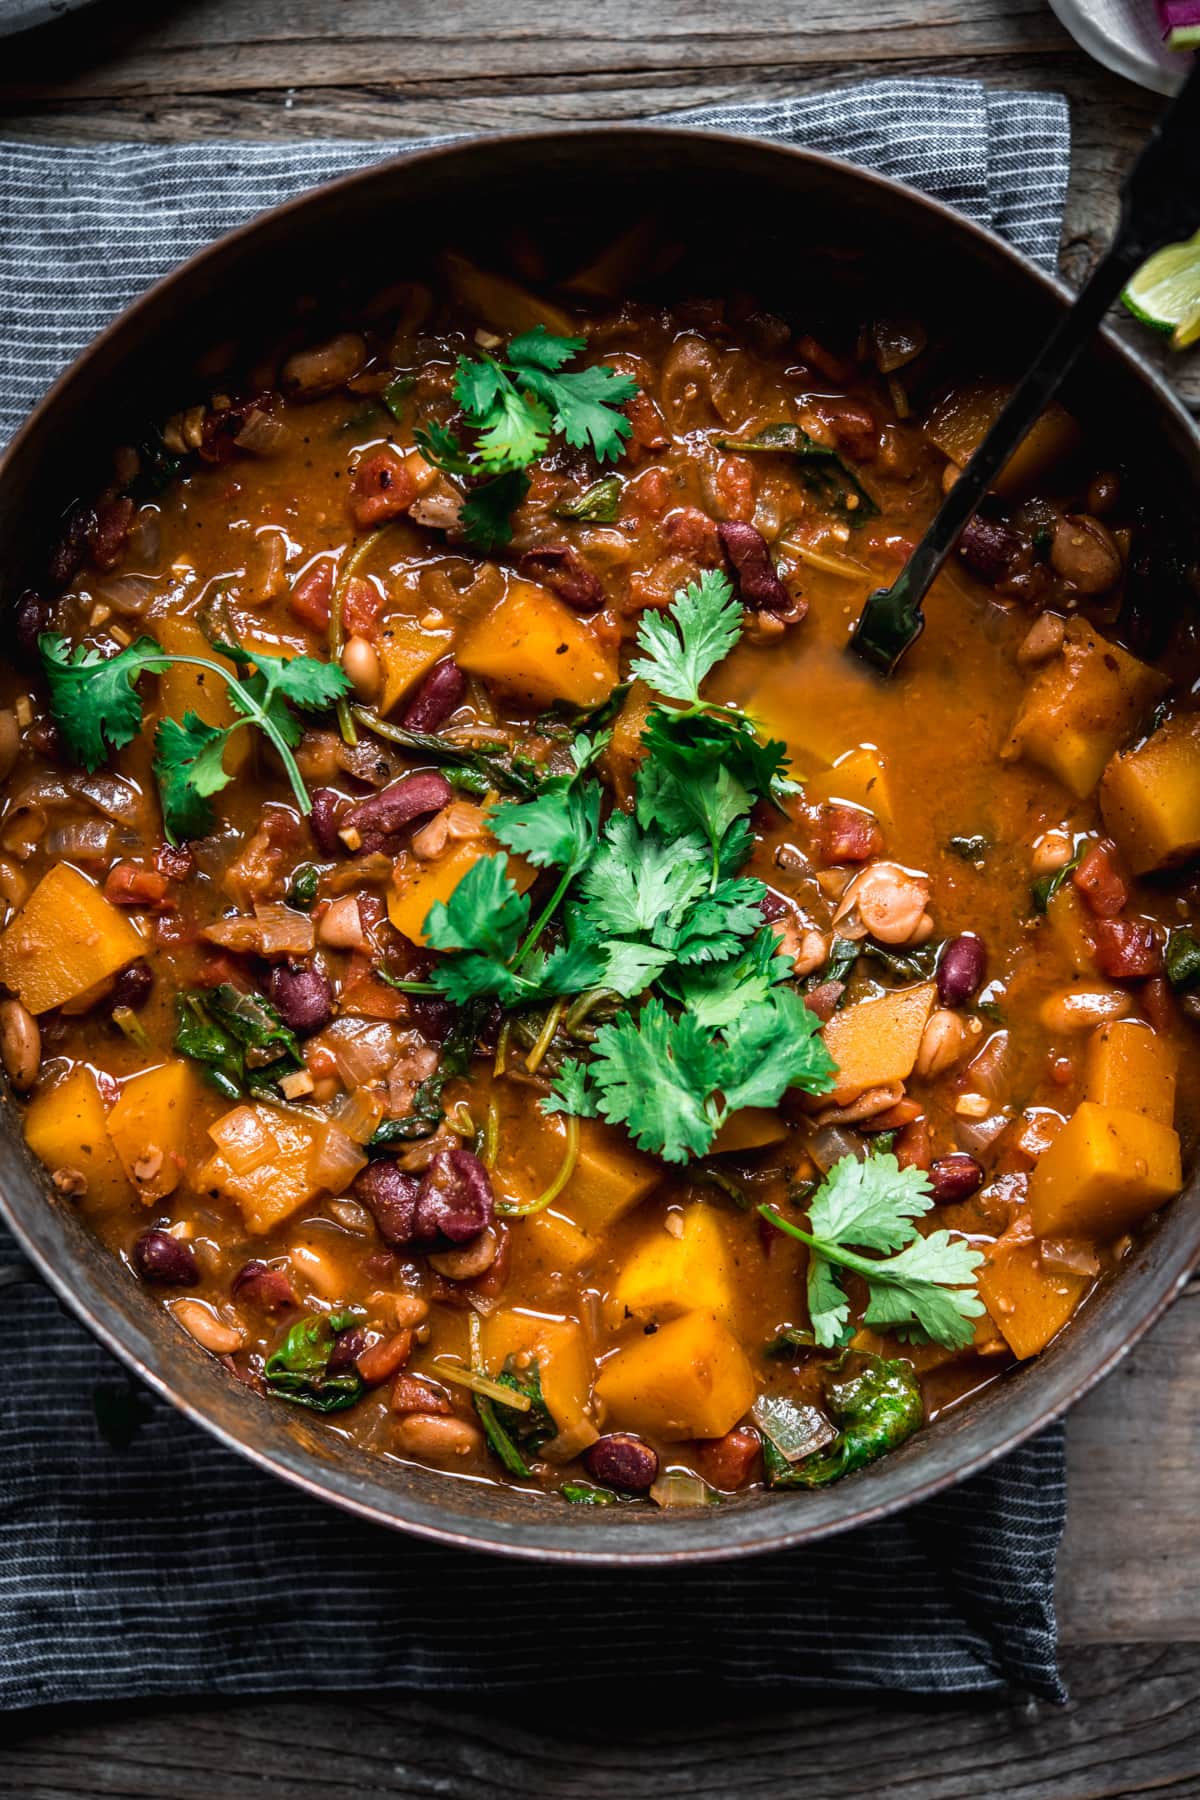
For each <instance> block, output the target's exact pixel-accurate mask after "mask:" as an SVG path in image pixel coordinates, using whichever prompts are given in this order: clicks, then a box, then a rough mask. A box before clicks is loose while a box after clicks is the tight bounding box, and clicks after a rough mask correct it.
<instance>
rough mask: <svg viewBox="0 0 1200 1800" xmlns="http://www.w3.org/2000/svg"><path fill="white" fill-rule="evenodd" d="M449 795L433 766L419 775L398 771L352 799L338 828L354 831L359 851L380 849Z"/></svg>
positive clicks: (447, 800) (450, 791)
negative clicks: (378, 786) (393, 778)
mask: <svg viewBox="0 0 1200 1800" xmlns="http://www.w3.org/2000/svg"><path fill="white" fill-rule="evenodd" d="M453 797H454V791H453V789H452V788H451V786H450V783H449V782H448V781H447V780H446V777H445V776H444V775H439V774H437V773H436V772H435V771H433V770H429V771H428V772H426V773H425V774H421V775H402V776H401V777H400V779H399V781H393V782H391V783H389V785H388V786H387V787H385V788H381V789H380V791H379V793H377V794H368V795H367V797H366V799H365V800H358V801H356V802H355V804H354V805H353V806H352V807H350V809H349V810H348V811H347V812H346V813H344V814H343V815H342V818H341V820H340V821H339V829H340V830H342V831H351V830H353V831H357V832H358V835H359V838H360V840H361V842H360V845H359V851H360V852H361V853H367V854H369V853H370V852H371V851H374V850H384V849H387V848H388V847H389V845H390V842H391V840H392V839H393V838H396V837H398V836H399V834H400V833H401V832H402V831H404V830H405V829H406V828H407V827H408V826H409V825H412V824H414V823H415V822H416V821H417V820H418V819H425V818H428V817H429V815H430V813H435V812H441V810H442V808H443V806H448V805H449V804H450V801H451V800H452V799H453Z"/></svg>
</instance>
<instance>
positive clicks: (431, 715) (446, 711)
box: [400, 656, 467, 731]
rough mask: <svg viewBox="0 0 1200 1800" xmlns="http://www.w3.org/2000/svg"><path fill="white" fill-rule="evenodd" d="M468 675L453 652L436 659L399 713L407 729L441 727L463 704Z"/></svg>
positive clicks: (436, 728)
mask: <svg viewBox="0 0 1200 1800" xmlns="http://www.w3.org/2000/svg"><path fill="white" fill-rule="evenodd" d="M466 691H467V678H466V676H465V675H464V674H463V672H462V670H461V669H460V668H459V666H458V664H457V663H456V662H455V660H454V658H453V657H452V656H443V658H442V660H441V662H436V663H434V665H433V667H432V669H430V671H429V673H428V675H426V676H425V678H424V680H423V681H422V682H421V683H420V685H419V686H418V688H417V690H416V692H415V693H414V694H413V696H412V698H411V699H410V700H409V702H408V705H407V706H406V707H405V709H404V711H403V712H402V713H401V714H400V723H401V725H402V726H403V727H404V729H405V731H438V730H439V729H440V728H441V727H442V726H443V725H444V724H445V723H446V720H447V719H448V718H449V717H450V714H451V713H452V712H454V710H455V709H456V708H457V707H458V706H460V705H461V704H462V697H463V695H464V694H465V693H466Z"/></svg>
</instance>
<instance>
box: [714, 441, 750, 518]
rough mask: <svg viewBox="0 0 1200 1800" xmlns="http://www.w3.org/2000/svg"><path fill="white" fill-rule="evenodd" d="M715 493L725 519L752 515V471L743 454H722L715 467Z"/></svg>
mask: <svg viewBox="0 0 1200 1800" xmlns="http://www.w3.org/2000/svg"><path fill="white" fill-rule="evenodd" d="M717 493H718V494H719V495H720V497H721V506H722V508H723V510H724V515H725V517H726V518H727V519H752V518H753V517H754V471H753V469H752V468H751V466H750V463H749V460H748V459H747V458H746V457H744V456H723V457H722V458H721V461H720V463H719V465H718V467H717Z"/></svg>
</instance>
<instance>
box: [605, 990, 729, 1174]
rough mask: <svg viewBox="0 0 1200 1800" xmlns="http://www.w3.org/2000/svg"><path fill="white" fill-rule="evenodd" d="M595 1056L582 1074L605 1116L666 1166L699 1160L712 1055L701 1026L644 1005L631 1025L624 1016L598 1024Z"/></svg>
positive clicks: (706, 1139)
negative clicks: (586, 1076)
mask: <svg viewBox="0 0 1200 1800" xmlns="http://www.w3.org/2000/svg"><path fill="white" fill-rule="evenodd" d="M594 1050H595V1055H594V1058H593V1060H592V1062H591V1063H590V1064H589V1067H588V1074H589V1076H590V1078H591V1081H592V1082H593V1083H594V1084H595V1087H596V1088H598V1089H599V1098H598V1101H597V1105H598V1108H599V1111H600V1112H601V1114H602V1115H603V1116H604V1118H606V1119H608V1120H609V1122H610V1123H612V1124H621V1125H624V1126H625V1129H626V1130H627V1131H628V1133H629V1135H630V1137H631V1138H632V1139H633V1140H634V1142H635V1143H636V1144H637V1145H638V1146H639V1147H640V1148H641V1149H643V1150H653V1151H654V1152H656V1154H657V1155H659V1156H661V1157H662V1158H663V1159H664V1161H666V1162H686V1161H687V1158H688V1155H689V1154H691V1155H693V1156H702V1155H703V1154H704V1152H705V1151H706V1150H707V1149H708V1146H709V1144H710V1143H711V1142H712V1140H713V1137H714V1135H715V1126H714V1122H713V1116H712V1113H711V1112H710V1110H709V1105H708V1099H709V1095H710V1094H711V1092H712V1089H713V1087H714V1086H715V1080H714V1075H715V1064H716V1056H715V1051H714V1046H713V1040H712V1038H711V1037H710V1036H709V1034H708V1032H706V1031H705V1029H704V1027H703V1026H702V1025H700V1024H698V1023H697V1021H696V1020H695V1019H693V1018H691V1017H690V1016H689V1015H688V1014H687V1013H684V1014H682V1015H681V1016H680V1017H679V1018H677V1019H676V1018H672V1017H671V1015H670V1013H668V1011H667V1009H666V1007H665V1006H664V1005H663V1003H662V1001H661V1000H657V999H652V1000H647V1002H646V1004H645V1005H644V1006H643V1008H642V1010H641V1013H640V1014H639V1015H638V1016H637V1018H636V1019H635V1018H634V1016H633V1014H631V1013H623V1014H622V1015H621V1017H620V1018H618V1019H615V1020H613V1022H612V1023H611V1024H608V1025H602V1026H601V1027H600V1030H599V1031H598V1032H597V1033H596V1042H595V1045H594Z"/></svg>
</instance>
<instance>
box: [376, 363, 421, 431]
mask: <svg viewBox="0 0 1200 1800" xmlns="http://www.w3.org/2000/svg"><path fill="white" fill-rule="evenodd" d="M416 385H417V378H416V376H415V375H396V376H394V377H393V379H392V380H391V381H389V382H388V384H387V386H386V387H385V388H384V390H383V392H382V393H381V394H380V396H379V398H380V399H381V400H382V401H383V404H384V405H385V406H386V407H387V409H388V411H389V412H390V413H391V415H392V417H393V419H395V421H396V423H397V424H398V425H399V424H403V422H404V399H405V395H407V394H411V393H412V391H413V389H414V388H415V387H416Z"/></svg>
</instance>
